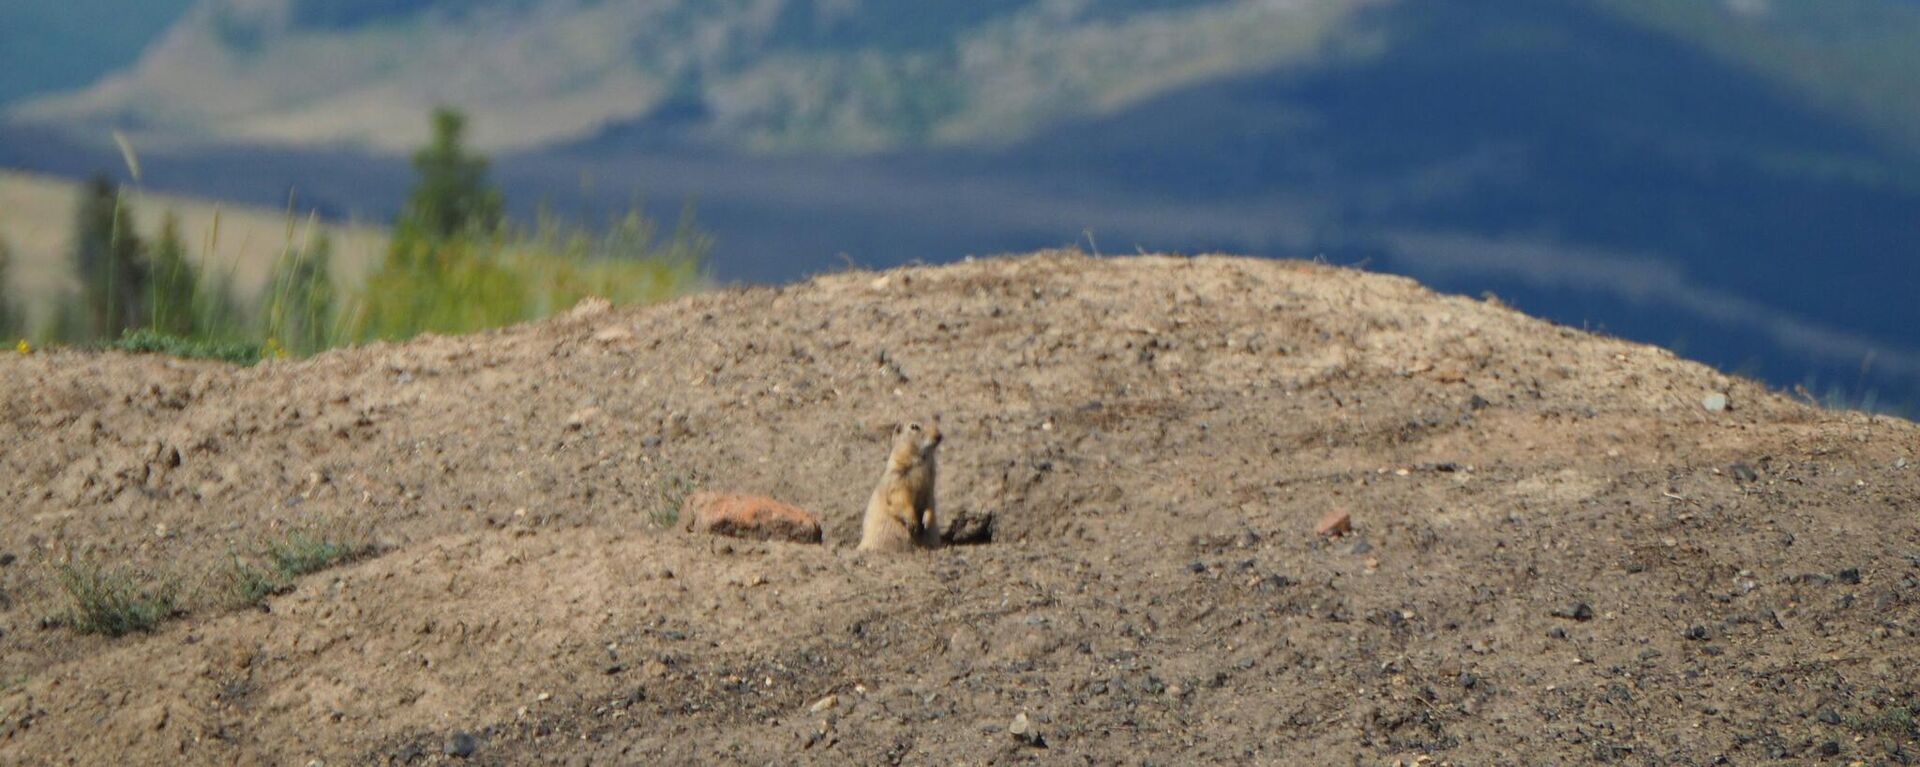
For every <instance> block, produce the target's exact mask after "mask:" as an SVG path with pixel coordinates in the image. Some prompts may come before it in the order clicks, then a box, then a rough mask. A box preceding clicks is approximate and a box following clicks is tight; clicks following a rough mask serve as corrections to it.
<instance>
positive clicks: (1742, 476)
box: [1727, 461, 1760, 484]
mask: <svg viewBox="0 0 1920 767" xmlns="http://www.w3.org/2000/svg"><path fill="white" fill-rule="evenodd" d="M1727 471H1728V472H1730V473H1732V474H1733V478H1734V479H1735V480H1737V481H1739V482H1740V483H1741V484H1746V483H1748V482H1753V481H1756V480H1758V479H1760V473H1759V472H1756V471H1754V470H1753V467H1752V466H1748V465H1747V463H1746V462H1745V461H1734V462H1733V465H1732V466H1728V467H1727Z"/></svg>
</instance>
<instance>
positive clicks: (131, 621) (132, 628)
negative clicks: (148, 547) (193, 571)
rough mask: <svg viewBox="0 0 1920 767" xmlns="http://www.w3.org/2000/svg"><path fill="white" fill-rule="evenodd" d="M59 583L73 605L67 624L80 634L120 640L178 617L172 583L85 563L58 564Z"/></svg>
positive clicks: (174, 588)
mask: <svg viewBox="0 0 1920 767" xmlns="http://www.w3.org/2000/svg"><path fill="white" fill-rule="evenodd" d="M59 580H60V588H61V589H62V590H64V591H65V592H66V593H67V596H68V598H69V599H71V600H72V602H73V606H72V610H71V612H70V613H69V614H68V615H67V617H66V621H67V624H68V625H69V626H72V627H73V630H75V631H78V632H80V633H82V634H105V635H107V636H110V637H120V636H126V635H127V634H131V633H134V632H136V631H152V630H153V629H154V627H155V626H158V625H160V623H161V622H162V621H165V620H166V619H168V618H171V617H173V616H175V615H177V614H179V610H178V606H177V604H176V595H177V592H178V589H177V588H176V587H175V585H174V584H173V583H171V582H164V581H160V580H157V579H155V578H152V577H142V576H137V575H136V574H134V573H133V572H132V571H128V570H111V569H107V568H104V567H102V566H100V565H99V564H97V563H93V562H85V561H75V562H70V563H67V564H64V565H61V566H60V572H59Z"/></svg>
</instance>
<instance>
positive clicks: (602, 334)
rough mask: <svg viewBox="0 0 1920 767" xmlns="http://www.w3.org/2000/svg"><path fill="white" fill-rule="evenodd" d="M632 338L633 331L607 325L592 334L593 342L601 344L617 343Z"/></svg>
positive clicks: (625, 327)
mask: <svg viewBox="0 0 1920 767" xmlns="http://www.w3.org/2000/svg"><path fill="white" fill-rule="evenodd" d="M630 338H633V331H632V330H631V329H629V328H628V327H627V326H625V325H608V326H606V327H604V328H601V329H599V330H596V331H594V332H593V340H595V341H599V342H600V343H603V344H612V343H618V342H620V341H625V340H628V339H630Z"/></svg>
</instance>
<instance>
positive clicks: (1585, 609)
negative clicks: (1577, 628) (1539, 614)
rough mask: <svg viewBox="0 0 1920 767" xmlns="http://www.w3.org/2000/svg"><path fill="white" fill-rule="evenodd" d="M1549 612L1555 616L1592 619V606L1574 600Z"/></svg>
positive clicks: (1571, 618) (1584, 619) (1580, 619)
mask: <svg viewBox="0 0 1920 767" xmlns="http://www.w3.org/2000/svg"><path fill="white" fill-rule="evenodd" d="M1551 614H1552V615H1553V617H1555V618H1566V619H1569V620H1576V621H1582V622H1585V621H1590V620H1593V606H1592V605H1589V604H1587V603H1585V602H1575V603H1573V604H1571V605H1568V606H1566V607H1562V608H1557V609H1555V610H1554V611H1553V612H1552V613H1551Z"/></svg>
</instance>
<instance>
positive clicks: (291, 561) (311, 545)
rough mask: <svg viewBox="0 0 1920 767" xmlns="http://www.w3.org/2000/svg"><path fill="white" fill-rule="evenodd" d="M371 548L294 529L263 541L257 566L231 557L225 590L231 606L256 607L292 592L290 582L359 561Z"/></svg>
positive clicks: (236, 557) (235, 556) (234, 556)
mask: <svg viewBox="0 0 1920 767" xmlns="http://www.w3.org/2000/svg"><path fill="white" fill-rule="evenodd" d="M372 551H373V547H372V546H369V545H366V544H361V543H352V542H348V541H343V540H340V539H337V538H332V537H328V536H324V535H314V534H311V533H308V532H305V531H301V530H295V531H293V532H290V533H287V534H286V535H285V536H282V537H281V538H279V539H277V540H270V541H267V542H266V543H265V544H263V545H261V547H260V549H259V552H258V560H259V562H258V563H254V562H248V561H245V560H243V559H241V558H240V557H239V556H238V555H232V556H231V560H232V563H231V564H230V565H229V566H228V568H227V572H226V579H227V590H228V593H229V595H230V596H231V597H232V599H233V601H234V603H235V604H239V605H257V604H260V603H261V602H262V601H263V600H265V599H266V598H267V597H270V596H274V595H276V594H284V593H287V592H288V591H291V590H292V589H293V579H295V578H298V577H300V576H302V575H308V574H311V573H317V572H320V571H321V570H325V569H327V568H329V567H333V566H336V565H340V564H345V563H347V562H350V561H353V560H355V559H359V558H360V557H363V556H366V555H367V554H369V553H371V552H372Z"/></svg>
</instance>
